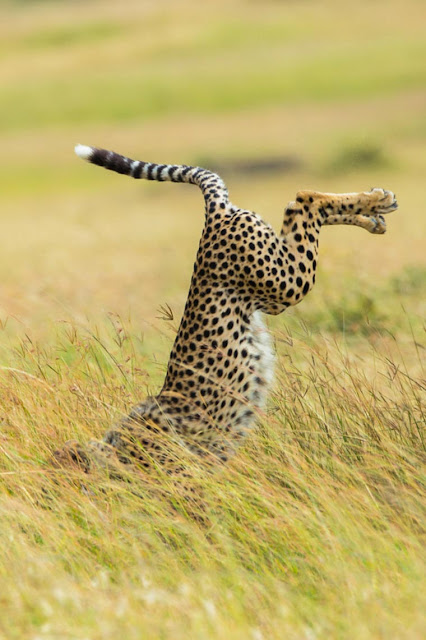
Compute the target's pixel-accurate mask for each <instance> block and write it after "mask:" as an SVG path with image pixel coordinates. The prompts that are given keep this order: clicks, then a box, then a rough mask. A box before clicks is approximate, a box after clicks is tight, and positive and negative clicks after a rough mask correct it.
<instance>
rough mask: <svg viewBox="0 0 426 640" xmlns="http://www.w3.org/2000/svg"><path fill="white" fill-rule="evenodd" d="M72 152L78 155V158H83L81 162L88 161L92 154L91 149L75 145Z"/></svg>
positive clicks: (82, 145)
mask: <svg viewBox="0 0 426 640" xmlns="http://www.w3.org/2000/svg"><path fill="white" fill-rule="evenodd" d="M74 151H75V152H76V154H77V155H78V157H79V158H83V160H90V158H91V157H92V154H93V148H92V147H87V146H86V145H85V144H77V145H76V146H75V148H74Z"/></svg>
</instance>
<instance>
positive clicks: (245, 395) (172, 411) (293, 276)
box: [55, 145, 397, 470]
mask: <svg viewBox="0 0 426 640" xmlns="http://www.w3.org/2000/svg"><path fill="white" fill-rule="evenodd" d="M76 152H77V154H78V155H80V156H81V157H83V158H84V159H86V160H87V161H89V162H91V163H92V164H96V165H99V166H102V167H105V168H107V169H111V170H113V171H116V172H118V173H122V174H126V175H129V176H132V177H134V178H145V179H148V180H157V181H166V180H167V181H172V182H188V183H191V184H196V185H197V186H198V187H199V188H200V189H201V191H202V193H203V196H204V200H205V226H204V229H203V233H202V236H201V240H200V245H199V249H198V253H197V257H196V260H195V265H194V272H193V275H192V280H191V285H190V289H189V293H188V299H187V302H186V305H185V310H184V313H183V317H182V320H181V323H180V327H179V330H178V333H177V336H176V339H175V343H174V345H173V349H172V351H171V354H170V359H169V363H168V368H167V374H166V378H165V381H164V384H163V387H162V389H161V391H160V392H159V394H158V395H157V396H155V397H149V398H147V399H146V400H145V401H144V402H143V403H141V404H139V405H137V406H136V407H135V408H134V409H133V410H132V411H131V413H130V414H129V415H128V416H127V417H126V418H125V419H124V420H122V422H121V423H120V424H118V425H117V426H114V427H113V428H112V429H110V430H109V431H108V432H107V433H106V434H105V437H104V439H103V441H102V442H92V443H91V444H90V445H89V447H88V451H89V454H88V457H87V454H86V453H82V452H81V450H79V451H80V453H79V454H78V455H79V459H80V460H83V463H82V464H83V466H85V465H89V458H90V456H91V455H92V456H93V455H94V456H96V455H98V454H102V456H104V457H108V456H113V457H114V458H115V459H116V460H118V461H119V463H121V464H126V463H129V462H132V463H137V464H138V465H140V466H142V467H145V468H149V467H150V466H151V465H152V464H160V465H166V467H167V468H168V467H170V469H171V470H173V469H174V468H175V466H174V463H173V459H172V457H171V456H170V452H169V448H168V444H167V443H168V441H169V439H170V438H172V439H173V440H174V441H175V442H176V441H177V442H178V443H179V444H180V445H182V446H183V447H185V448H186V449H187V450H190V451H192V452H193V453H195V454H198V455H199V456H202V457H209V458H213V459H216V460H220V461H223V462H225V461H226V460H228V459H229V457H230V456H232V455H233V454H234V453H235V451H236V449H237V447H238V445H239V444H240V442H241V441H242V440H243V438H244V437H245V436H246V435H247V433H248V432H249V431H250V429H251V428H252V427H253V424H254V421H255V413H256V410H258V409H262V408H263V407H264V406H265V403H266V398H267V394H268V390H269V389H270V386H271V384H272V381H273V366H274V350H273V345H272V341H271V338H270V335H269V333H268V330H267V329H266V327H265V325H264V323H263V317H262V316H263V314H271V315H277V314H279V313H282V312H283V311H285V310H286V309H287V308H288V307H290V306H293V305H296V304H298V303H299V302H300V301H301V300H302V299H303V298H304V297H305V296H306V295H307V294H308V292H309V291H310V290H311V289H312V287H313V285H314V283H315V272H316V268H317V258H318V240H319V235H320V231H321V228H322V227H323V226H325V225H334V224H348V225H357V226H360V227H363V228H364V229H366V230H367V231H369V232H370V233H377V234H381V233H384V232H385V221H384V218H383V214H386V213H389V212H391V211H394V210H395V209H396V208H397V203H396V200H395V197H394V195H393V193H391V192H389V191H385V190H383V189H372V190H371V191H369V192H362V193H346V194H332V193H319V192H316V191H300V192H299V193H298V194H297V196H296V200H295V201H294V202H290V203H289V204H288V206H287V207H286V209H285V211H284V219H283V224H282V228H281V232H280V234H279V235H277V234H276V233H275V231H274V230H273V229H272V227H271V226H270V225H269V224H267V223H266V222H264V221H263V220H262V219H261V218H260V216H258V215H257V214H256V213H253V212H252V211H247V210H245V209H240V208H238V207H236V206H234V205H233V204H231V203H230V202H229V199H228V191H227V189H226V187H225V184H224V182H223V181H222V179H221V178H220V177H219V176H218V175H216V174H214V173H212V172H211V171H208V170H206V169H201V168H199V167H189V166H184V165H164V164H163V165H158V164H153V163H148V162H140V161H134V160H130V159H129V158H126V157H124V156H121V155H119V154H117V153H114V152H111V151H105V150H102V149H95V148H92V147H83V146H81V145H79V146H78V147H77V148H76ZM75 447H76V445H75V443H70V444H69V445H68V449H67V447H65V449H63V450H60V451H59V452H56V454H55V455H56V458H57V459H58V460H60V459H63V458H64V456H65V457H66V455H67V451H68V455H69V456H70V457H71V458H72V459H74V460H76V456H75V455H74V453H73V451H74V450H75ZM64 451H65V453H64ZM70 452H71V453H70ZM77 457H78V456H77Z"/></svg>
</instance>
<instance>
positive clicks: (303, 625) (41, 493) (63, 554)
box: [0, 0, 426, 640]
mask: <svg viewBox="0 0 426 640" xmlns="http://www.w3.org/2000/svg"><path fill="white" fill-rule="evenodd" d="M3 13H4V18H3V15H2V21H1V24H0V82H1V87H2V89H1V100H0V129H1V131H2V154H1V158H0V190H1V194H2V208H1V211H0V218H1V225H2V251H1V259H0V398H1V412H0V515H1V527H0V540H1V544H0V585H1V590H0V607H1V612H2V613H1V615H0V637H5V638H8V639H9V638H11V639H14V638H16V639H18V638H19V639H21V638H43V639H44V638H46V639H52V640H53V639H56V638H76V639H77V638H102V640H104V639H108V638H116V637H117V636H118V635H121V636H122V637H126V638H130V639H132V638H135V640H136V639H139V638H141V637H147V638H172V637H173V638H175V639H179V638H182V639H183V638H185V639H187V638H191V639H192V638H199V639H200V640H201V639H202V640H204V639H206V638H220V639H222V638H231V639H233V638H241V639H244V640H246V639H247V638H248V639H249V640H251V639H252V640H266V639H268V640H269V639H270V638H271V639H273V638H277V639H278V638H279V639H281V638H289V640H292V639H294V640H299V639H301V638H303V639H307V640H312V639H322V638H324V639H327V640H328V639H330V638H333V639H334V638H336V639H346V638H351V639H354V640H357V639H359V640H364V639H370V638H371V639H376V638H383V639H386V640H387V639H388V638H398V639H401V640H412V639H417V638H419V639H420V638H421V637H423V630H424V626H425V620H424V614H423V611H424V610H425V602H424V588H423V583H424V570H425V558H424V549H423V546H424V545H423V542H424V526H425V509H424V497H425V493H424V473H423V471H424V459H425V458H424V455H425V441H424V425H425V402H424V398H425V395H424V392H425V388H424V349H425V344H424V318H425V313H426V308H425V296H424V283H425V275H426V271H425V269H426V264H425V259H424V240H423V239H424V237H425V234H426V221H425V220H426V218H425V216H424V186H423V185H424V174H425V171H426V159H425V155H424V143H425V135H426V128H425V126H424V108H425V104H426V97H425V93H424V86H425V69H424V62H423V61H424V58H425V53H426V51H425V44H424V34H423V25H424V17H425V15H424V7H423V3H422V2H416V1H415V0H410V2H409V3H408V5H407V4H405V5H404V7H402V5H401V3H400V2H399V1H398V0H390V2H389V3H387V6H386V10H384V8H383V4H382V3H379V2H368V3H367V2H360V3H358V5H357V7H356V8H354V7H353V6H351V7H349V5H348V6H346V5H344V4H342V3H338V2H337V1H335V0H327V1H325V2H321V3H317V2H312V1H308V2H304V3H277V2H269V1H268V2H262V3H248V2H245V1H244V2H243V1H242V0H241V1H240V0H237V1H236V2H235V3H231V4H229V3H228V2H225V1H224V0H223V1H220V0H219V1H218V2H217V3H214V5H212V4H207V5H205V4H200V3H195V2H194V1H193V0H186V1H185V2H183V3H180V4H179V5H176V4H173V3H172V2H169V1H166V2H164V3H161V5H157V4H155V3H154V4H152V5H151V4H149V3H141V2H136V0H134V1H133V0H131V1H130V2H129V3H127V4H126V11H125V12H124V11H123V9H122V7H121V5H120V7H119V8H118V5H117V4H116V3H114V2H112V1H110V2H109V1H106V2H102V3H101V2H97V1H95V0H90V1H88V2H84V3H66V2H50V3H28V2H15V3H11V2H9V3H7V4H5V5H4V12H3ZM76 142H82V143H88V144H92V143H93V144H99V145H102V146H105V147H112V148H115V149H116V150H117V151H123V152H124V153H129V154H133V155H134V156H135V157H139V158H141V159H146V160H151V159H152V160H156V161H159V162H168V161H172V162H187V163H188V162H196V161H197V158H211V162H212V164H216V163H217V164H219V165H220V163H221V162H223V164H224V166H225V167H226V164H227V163H228V166H229V165H232V163H234V164H235V163H238V162H241V161H248V160H257V159H260V160H264V159H266V160H268V159H269V158H282V157H289V158H294V159H296V160H297V162H296V163H295V168H294V169H293V170H292V171H290V172H288V173H284V172H283V173H280V172H273V173H271V174H270V175H266V174H265V173H259V174H253V175H245V174H244V173H240V174H237V173H235V174H232V173H231V172H230V174H229V176H227V175H225V176H224V177H225V178H226V179H227V180H228V181H229V186H230V190H231V195H232V199H233V201H234V202H236V203H237V204H239V205H241V206H246V207H248V208H252V209H254V210H256V211H259V212H261V213H262V215H263V216H264V217H265V219H267V220H269V221H270V222H271V223H272V224H273V225H274V227H275V228H277V229H278V228H279V227H280V224H281V217H282V210H283V207H284V205H285V203H286V202H287V201H288V200H290V199H293V198H294V194H295V192H296V191H297V190H298V189H299V188H301V187H303V188H305V187H306V188H308V187H312V188H318V189H323V190H325V191H336V192H339V191H352V190H363V189H368V188H370V187H372V186H384V187H386V188H390V189H392V190H394V191H395V192H396V193H397V196H398V201H399V203H400V211H399V212H397V213H395V214H392V216H390V217H389V230H388V233H387V235H385V236H384V237H372V236H370V235H369V234H366V233H365V232H363V231H362V230H359V229H352V228H333V229H325V230H324V232H323V233H322V237H321V246H320V267H319V272H318V278H317V283H316V286H315V288H314V290H313V291H312V293H310V294H309V296H308V297H307V299H306V300H305V301H303V303H302V304H301V305H300V306H298V307H296V308H294V309H292V310H289V311H288V312H287V313H286V314H283V315H282V316H279V317H276V318H272V319H271V320H270V322H269V325H270V328H271V331H272V333H273V336H274V338H275V341H276V345H277V351H278V354H279V362H278V366H277V375H276V378H277V379H276V385H275V388H274V392H273V394H272V396H271V399H270V402H269V404H268V407H267V410H266V411H265V413H264V414H263V415H262V416H260V420H259V424H258V426H257V428H256V429H255V430H254V432H253V433H252V435H251V436H250V437H249V438H248V439H247V442H246V444H245V446H244V447H243V448H242V449H241V451H240V452H239V454H238V455H237V456H236V457H235V458H234V459H233V461H232V462H231V463H230V464H229V465H228V466H227V467H226V468H225V469H223V471H220V472H218V473H216V474H213V475H209V476H206V475H205V474H203V470H202V469H201V468H197V467H196V466H195V465H194V480H193V482H194V484H195V485H196V486H197V487H198V488H199V490H200V492H201V493H202V496H203V503H204V509H203V513H202V514H201V517H200V513H199V507H198V506H197V505H193V506H189V505H188V504H187V503H186V502H185V501H184V499H183V498H182V495H181V494H180V493H179V491H178V488H177V487H176V486H175V485H174V484H173V483H172V482H171V481H170V479H169V478H167V477H164V476H163V475H162V474H161V472H160V471H158V472H153V473H152V474H151V475H150V476H147V477H143V478H141V477H135V476H134V475H132V473H129V477H128V478H126V479H124V480H122V481H118V480H117V479H114V478H112V477H109V476H108V474H107V473H106V472H101V471H100V470H99V471H94V472H93V473H92V474H90V475H87V476H86V475H84V474H81V473H79V472H78V471H74V472H71V474H65V473H63V472H60V471H58V470H54V469H52V467H51V465H50V464H49V458H50V456H51V454H52V451H53V450H55V449H56V448H57V447H59V446H61V444H63V442H64V441H66V440H68V439H78V440H80V441H82V442H87V441H88V440H89V439H91V438H93V437H95V438H99V437H102V434H103V433H104V431H105V430H106V429H107V428H109V426H110V425H111V424H113V423H114V422H115V421H116V420H117V419H118V418H119V417H120V416H121V415H122V414H123V413H126V412H127V411H128V409H129V408H130V407H131V406H132V405H133V404H134V403H135V402H138V401H140V400H141V399H143V398H144V397H145V396H146V395H148V394H153V393H156V391H157V390H158V389H159V387H160V385H161V382H162V380H163V377H164V372H165V367H166V363H167V357H168V353H169V351H170V348H171V344H172V341H173V338H174V335H175V331H176V327H177V323H178V321H179V318H180V315H181V312H182V309H183V305H184V302H185V297H186V292H187V288H188V283H189V278H190V274H191V269H192V264H193V259H194V255H195V251H196V246H197V242H198V239H199V235H200V232H201V227H202V212H201V208H202V201H201V198H200V195H199V193H198V192H197V191H196V190H194V189H191V187H185V186H182V185H168V184H161V185H157V184H146V183H140V182H134V181H129V180H125V179H124V178H123V177H122V176H116V175H113V174H111V173H108V172H102V171H101V170H98V169H96V168H93V167H88V166H85V165H83V164H82V163H81V162H79V161H78V160H77V159H76V158H75V157H74V155H73V152H72V148H73V145H74V144H75V143H76ZM165 305H170V307H171V309H172V311H173V316H174V319H173V320H172V321H166V320H164V313H163V312H162V310H161V309H162V307H163V308H164V306H165Z"/></svg>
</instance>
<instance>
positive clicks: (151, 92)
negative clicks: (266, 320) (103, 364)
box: [0, 0, 426, 358]
mask: <svg viewBox="0 0 426 640" xmlns="http://www.w3.org/2000/svg"><path fill="white" fill-rule="evenodd" d="M1 15H2V19H1V21H0V87H1V88H0V96H1V98H0V131H1V139H2V153H1V157H0V193H1V201H2V206H1V224H2V229H3V233H2V252H1V255H2V260H1V261H0V283H1V284H0V293H1V298H0V304H1V308H0V311H1V315H2V318H3V322H5V319H6V318H8V322H7V327H6V331H7V332H8V333H9V335H11V336H13V335H15V334H16V335H18V334H20V335H22V334H23V333H24V332H25V331H31V332H32V334H35V335H37V336H41V335H42V336H43V339H48V336H49V335H50V333H51V330H52V325H51V324H50V323H51V321H53V322H55V321H57V320H61V319H71V320H73V321H81V322H86V321H87V319H88V318H90V319H91V320H92V319H96V318H104V317H105V313H106V312H108V311H114V312H115V313H118V314H120V315H124V316H128V315H131V316H132V317H133V319H135V318H136V319H137V322H138V323H142V324H143V331H144V332H145V334H144V335H146V333H147V334H149V335H150V336H152V340H154V343H155V335H157V334H158V328H157V327H158V325H159V321H158V320H157V315H158V311H157V308H158V305H159V304H161V303H164V302H167V303H169V304H170V305H171V306H172V308H173V310H174V311H175V315H176V316H177V317H179V314H180V312H181V310H182V306H183V304H184V301H185V296H186V292H187V286H188V282H189V277H190V272H191V268H192V262H193V258H194V255H195V250H196V245H197V242H198V238H199V235H200V231H201V227H202V222H203V216H202V200H201V197H200V194H199V193H198V192H197V190H196V189H193V188H192V187H186V186H181V185H170V184H161V185H158V184H147V183H146V184H142V183H140V182H133V181H130V180H127V179H124V178H123V177H122V176H117V175H113V174H111V173H109V172H105V171H101V170H99V169H97V168H93V167H88V166H85V165H84V164H83V163H81V161H79V160H78V159H77V158H76V157H75V156H74V154H73V146H74V144H75V143H77V142H80V143H83V144H91V145H98V146H103V147H106V148H112V149H114V150H116V151H119V152H122V153H124V154H126V155H130V156H133V157H135V158H138V159H143V160H151V161H157V162H174V163H187V164H202V165H205V166H207V167H211V168H215V169H218V170H219V171H220V173H221V174H222V175H223V177H224V178H225V179H226V180H227V182H228V186H229V188H230V193H231V198H232V200H233V201H234V202H235V203H236V204H238V205H240V206H243V207H247V208H251V209H254V210H256V211H258V212H259V213H261V215H263V216H264V217H265V219H267V220H268V221H270V222H271V223H272V224H274V225H275V227H276V228H279V226H280V221H281V215H282V210H283V207H284V205H285V203H286V202H287V201H288V200H290V199H292V198H293V197H294V194H295V192H296V191H297V190H298V189H299V188H316V189H319V190H324V191H336V192H339V191H353V190H357V191H359V190H364V189H369V188H371V187H372V186H383V187H386V188H390V189H392V190H393V191H395V192H396V194H397V196H398V200H399V202H400V211H399V212H397V213H396V214H394V215H392V216H391V217H390V218H389V220H388V223H389V231H388V234H387V235H386V236H385V237H383V238H382V237H379V238H378V237H371V236H369V235H368V234H366V233H365V232H364V231H362V230H359V229H348V228H342V229H341V228H333V229H327V230H326V231H325V232H324V233H323V237H322V240H321V242H322V247H321V270H320V277H319V278H318V284H317V287H316V289H315V290H314V292H313V293H312V294H310V296H309V299H308V301H307V302H304V303H303V305H302V307H301V308H300V310H299V308H297V309H295V310H293V311H291V312H290V313H288V314H286V316H285V318H286V321H287V322H289V323H291V322H292V318H295V317H298V314H300V315H302V316H303V317H304V318H305V319H306V321H307V322H308V323H310V325H311V326H312V327H313V328H314V329H315V328H316V327H320V328H322V330H324V331H332V332H333V331H334V332H337V333H339V332H340V333H341V332H342V331H345V332H348V333H351V332H352V333H353V334H356V333H357V332H358V331H361V332H362V331H364V330H365V327H368V322H369V320H370V322H371V323H372V324H373V325H374V326H375V327H378V326H379V327H380V326H384V327H387V328H389V329H392V330H395V331H398V330H404V332H405V331H408V332H409V326H408V323H407V318H406V316H407V314H408V315H409V316H410V318H411V320H410V321H412V322H414V323H415V322H417V321H418V320H419V319H420V318H421V317H422V316H423V314H424V302H423V303H422V297H421V296H420V295H419V291H420V290H421V287H422V285H423V283H424V279H425V278H424V276H425V253H426V252H425V244H424V241H425V236H426V233H425V231H426V222H425V219H426V216H425V214H424V210H423V202H424V194H425V188H424V185H425V178H424V176H425V174H426V154H425V141H426V63H425V62H426V38H425V30H424V25H425V18H426V8H425V3H424V2H423V1H422V0H408V1H407V0H406V1H405V2H402V1H401V2H400V1H397V0H389V1H387V2H379V1H374V0H373V1H368V2H367V1H361V2H358V3H357V5H356V8H355V7H354V6H353V5H352V4H350V3H342V2H338V1H333V0H329V1H324V2H321V1H316V0H304V1H301V2H291V1H287V2H285V1H283V2H278V1H272V0H266V1H264V2H253V1H249V0H246V1H242V0H241V1H228V0H227V1H224V0H217V1H216V2H214V3H200V2H195V1H193V0H189V1H184V2H179V3H173V2H170V1H169V0H163V1H162V2H150V1H145V0H142V1H137V2H136V1H134V0H130V1H128V2H126V3H117V2H110V1H102V2H99V1H94V0H86V1H85V2H66V1H62V2H60V1H57V2H54V1H51V2H30V1H26V2H24V1H21V2H10V1H9V2H6V3H5V2H3V4H2V8H1ZM423 299H424V297H423ZM422 304H423V306H422ZM342 309H346V314H347V317H346V320H345V318H344V317H343V315H342V314H343V311H342ZM274 322H275V323H278V324H279V323H281V322H283V320H282V318H281V319H278V320H276V321H274ZM367 330H368V329H367ZM154 334H155V335H154ZM157 338H158V335H157ZM154 343H152V344H154ZM152 344H151V346H152ZM159 344H160V346H159V348H160V349H163V351H162V352H161V356H160V357H161V358H166V356H167V350H168V348H169V346H170V339H169V338H167V339H166V344H165V345H164V346H161V340H160V341H159Z"/></svg>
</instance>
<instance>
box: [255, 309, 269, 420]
mask: <svg viewBox="0 0 426 640" xmlns="http://www.w3.org/2000/svg"><path fill="white" fill-rule="evenodd" d="M250 324H251V327H252V337H253V344H252V353H253V355H258V356H260V358H259V359H256V360H254V362H255V364H254V369H255V371H254V375H255V376H258V377H259V378H261V379H262V380H263V381H264V384H263V385H256V386H255V387H254V388H253V392H254V393H253V396H254V397H253V402H254V404H255V406H256V407H258V408H259V409H262V408H263V407H264V406H265V404H266V399H267V396H268V391H269V389H270V387H271V385H272V382H273V380H274V367H275V350H274V345H273V341H272V338H271V335H270V333H269V331H268V328H267V327H266V326H265V323H264V320H263V314H262V312H261V311H255V312H254V313H253V315H252V317H251V323H250Z"/></svg>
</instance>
